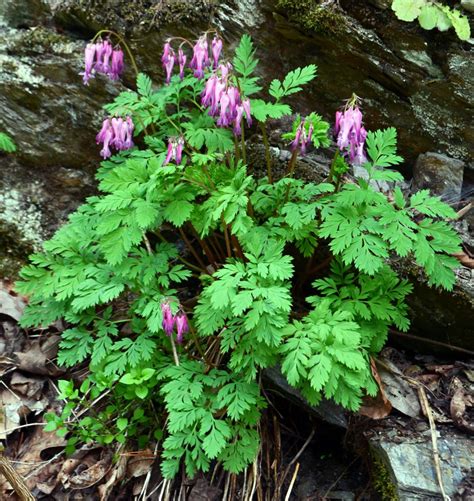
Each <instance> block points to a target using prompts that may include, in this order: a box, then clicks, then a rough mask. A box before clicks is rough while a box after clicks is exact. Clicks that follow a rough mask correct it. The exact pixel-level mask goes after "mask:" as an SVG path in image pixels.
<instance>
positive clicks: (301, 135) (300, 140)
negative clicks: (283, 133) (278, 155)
mask: <svg viewBox="0 0 474 501" xmlns="http://www.w3.org/2000/svg"><path fill="white" fill-rule="evenodd" d="M312 136H313V124H311V123H310V125H309V127H308V130H306V122H305V120H302V121H301V123H300V124H299V125H298V128H297V129H296V133H295V138H294V139H293V141H292V142H291V150H292V151H296V150H297V149H298V150H299V152H300V154H301V155H305V154H306V148H307V147H308V146H309V145H310V144H311V137H312Z"/></svg>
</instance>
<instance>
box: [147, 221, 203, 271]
mask: <svg viewBox="0 0 474 501" xmlns="http://www.w3.org/2000/svg"><path fill="white" fill-rule="evenodd" d="M154 233H155V235H156V236H157V237H158V238H159V239H160V240H161V241H162V242H164V243H166V244H167V243H168V240H166V238H165V237H164V236H163V235H162V234H161V233H160V231H159V230H155V231H154ZM176 259H178V260H179V261H181V262H182V263H183V264H184V265H186V266H187V267H188V268H190V269H191V270H194V271H198V272H199V273H205V274H206V275H210V273H209V272H208V271H207V270H206V268H205V267H204V269H202V268H199V267H198V266H195V265H194V264H192V263H190V262H189V261H187V260H186V259H184V258H183V257H181V256H180V255H179V254H178V255H177V256H176Z"/></svg>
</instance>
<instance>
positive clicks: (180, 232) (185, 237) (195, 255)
mask: <svg viewBox="0 0 474 501" xmlns="http://www.w3.org/2000/svg"><path fill="white" fill-rule="evenodd" d="M179 234H180V235H181V238H182V239H183V240H184V243H185V244H186V246H187V247H188V249H189V250H190V251H191V254H192V255H193V256H194V259H195V260H196V261H197V262H198V263H199V266H200V267H201V268H203V269H206V265H205V264H204V262H203V260H202V259H201V258H200V257H199V254H198V253H197V252H196V251H195V250H194V247H193V246H192V244H191V242H190V241H189V240H188V237H187V236H186V234H185V233H184V231H183V229H182V228H179Z"/></svg>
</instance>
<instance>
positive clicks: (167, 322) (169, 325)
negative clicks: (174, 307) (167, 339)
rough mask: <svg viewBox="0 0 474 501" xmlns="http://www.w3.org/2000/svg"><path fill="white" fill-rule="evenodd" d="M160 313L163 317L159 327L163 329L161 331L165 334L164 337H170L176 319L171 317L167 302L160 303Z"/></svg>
mask: <svg viewBox="0 0 474 501" xmlns="http://www.w3.org/2000/svg"><path fill="white" fill-rule="evenodd" d="M161 313H162V315H163V320H162V322H161V326H162V327H163V330H164V331H165V332H166V335H167V336H171V334H172V333H173V330H174V324H175V322H176V317H175V316H174V315H173V313H172V311H171V308H170V305H169V303H168V302H167V301H164V302H163V303H161Z"/></svg>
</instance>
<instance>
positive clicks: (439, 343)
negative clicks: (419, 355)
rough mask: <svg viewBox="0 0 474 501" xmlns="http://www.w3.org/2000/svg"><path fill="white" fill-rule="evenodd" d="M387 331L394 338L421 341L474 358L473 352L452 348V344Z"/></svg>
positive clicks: (458, 347)
mask: <svg viewBox="0 0 474 501" xmlns="http://www.w3.org/2000/svg"><path fill="white" fill-rule="evenodd" d="M389 331H390V334H393V335H394V336H398V337H405V338H407V339H413V340H414V341H421V342H424V343H429V344H434V345H436V346H441V347H443V348H448V349H450V350H451V351H457V352H459V353H466V354H467V355H471V356H474V351H471V350H467V349H466V348H461V347H460V346H454V345H452V344H448V343H443V342H442V341H433V340H432V339H428V338H425V337H421V336H415V335H414V334H405V333H404V332H398V331H396V330H393V329H389Z"/></svg>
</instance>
